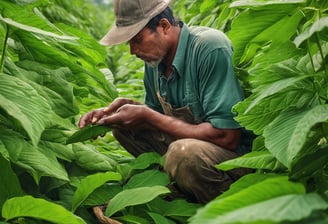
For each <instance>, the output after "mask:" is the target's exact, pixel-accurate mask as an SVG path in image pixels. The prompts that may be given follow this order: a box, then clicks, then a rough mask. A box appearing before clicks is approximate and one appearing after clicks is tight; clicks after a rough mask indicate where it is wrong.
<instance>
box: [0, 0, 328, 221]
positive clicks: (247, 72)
mask: <svg viewBox="0 0 328 224" xmlns="http://www.w3.org/2000/svg"><path fill="white" fill-rule="evenodd" d="M110 6H111V5H107V6H106V5H102V6H101V8H96V7H95V6H94V5H92V4H91V3H90V2H88V1H84V0H74V1H68V0H51V1H47V0H32V1H10V0H3V1H1V3H0V9H1V10H0V12H1V13H0V42H1V44H0V49H1V52H2V54H1V60H0V76H1V83H0V127H1V129H0V165H1V168H2V169H1V170H0V174H1V175H0V180H1V183H2V184H1V187H0V209H1V211H2V213H1V217H0V221H3V222H2V223H9V222H10V223H45V222H52V223H99V221H98V220H97V219H96V218H95V217H94V215H93V214H92V212H91V209H90V208H91V207H93V206H97V205H103V204H106V205H107V207H106V210H105V214H106V215H107V216H115V217H114V218H115V219H117V220H120V221H122V222H123V223H147V224H148V223H189V222H190V223H266V224H267V223H286V224H292V223H301V224H303V223H304V224H305V223H326V222H327V221H328V220H327V208H328V204H327V191H328V189H327V186H328V181H327V178H326V177H327V172H328V170H327V161H328V156H327V155H328V154H327V149H328V146H327V137H328V117H327V114H328V113H327V112H328V108H327V102H328V89H327V88H328V83H327V82H328V78H327V77H328V70H327V58H328V56H327V55H328V42H327V41H328V36H327V33H328V32H327V29H328V25H327V24H328V23H327V18H328V16H327V12H328V10H327V9H328V3H327V1H323V0H317V1H312V0H292V1H287V0H286V1H278V0H270V1H262V0H247V1H244V0H241V1H239V0H238V1H229V0H221V1H217V0H206V1H191V0H182V1H174V2H173V5H172V6H173V7H172V8H173V11H174V12H175V14H176V15H178V17H179V18H181V19H182V20H183V21H184V22H186V23H187V24H188V25H204V26H210V27H214V28H217V29H220V30H222V31H224V32H226V33H227V34H228V36H229V37H230V39H231V40H232V43H233V45H234V49H235V54H234V58H233V59H234V63H235V66H236V72H237V76H238V78H239V79H240V81H241V84H242V87H243V88H244V90H245V93H246V96H247V98H246V99H245V100H244V101H243V102H240V103H238V104H237V105H235V107H234V108H233V110H234V111H235V112H236V113H237V114H238V115H237V116H236V120H237V121H239V122H240V124H241V125H242V126H244V127H245V128H247V129H249V130H251V131H253V132H254V133H255V134H257V135H258V137H257V138H256V139H255V141H254V142H253V150H252V152H250V153H248V154H246V155H244V156H242V157H240V158H237V159H234V160H230V161H227V162H224V163H222V164H218V165H217V168H218V169H223V170H229V169H233V168H238V167H247V168H252V169H255V173H253V174H249V175H247V176H244V177H242V178H241V179H239V180H238V181H236V182H235V183H234V184H233V185H232V186H231V188H230V189H229V190H228V191H226V192H224V193H223V194H222V195H220V196H218V197H217V198H216V199H214V200H212V201H211V202H209V203H208V204H207V205H205V206H202V205H200V204H193V203H189V202H187V201H185V200H181V199H180V200H173V201H167V200H164V199H165V197H166V195H167V194H168V193H170V191H169V189H168V188H166V186H167V185H168V183H169V181H170V180H169V178H168V176H167V174H166V173H165V172H164V171H162V168H161V166H162V164H163V158H162V157H161V156H160V155H158V154H157V153H147V154H143V155H141V156H139V157H138V158H136V159H134V158H132V157H131V156H130V155H129V154H128V153H127V152H125V151H124V150H122V148H121V147H120V146H118V144H117V142H115V140H114V138H113V136H112V135H111V134H110V133H108V134H107V135H106V136H105V137H104V138H102V139H95V140H92V139H91V138H93V137H95V136H96V135H98V134H102V133H103V132H102V131H103V130H101V133H100V132H99V133H98V131H99V130H96V132H97V133H95V132H93V131H90V132H88V134H87V135H85V133H83V131H82V136H81V135H79V134H81V132H79V131H78V132H77V127H76V122H77V119H78V117H79V115H80V114H82V113H85V112H87V111H89V110H91V109H94V108H98V107H103V106H106V105H108V103H109V102H111V101H112V100H113V99H114V98H115V97H117V96H118V95H120V96H123V97H128V98H132V99H135V100H139V101H143V98H144V91H143V82H142V79H143V62H142V61H141V60H139V59H136V58H135V57H134V56H130V55H129V46H128V45H127V44H122V45H119V46H115V47H112V48H110V49H109V48H104V47H103V46H100V45H99V43H98V40H99V39H100V38H101V37H102V36H103V35H104V34H105V33H106V32H107V31H108V27H109V26H111V25H112V24H113V23H114V19H113V18H114V17H113V12H112V8H111V7H110ZM108 68H109V69H108ZM105 131H108V130H105ZM74 133H77V134H76V135H77V137H76V135H75V137H76V138H75V137H74V138H75V139H73V140H74V141H73V140H72V139H71V138H72V137H71V136H72V135H73V134H74ZM73 136H74V135H73ZM70 137H71V138H70ZM85 139H90V141H87V142H84V143H81V142H79V141H83V140H85ZM67 141H68V143H71V144H66V143H67ZM73 142H74V143H73Z"/></svg>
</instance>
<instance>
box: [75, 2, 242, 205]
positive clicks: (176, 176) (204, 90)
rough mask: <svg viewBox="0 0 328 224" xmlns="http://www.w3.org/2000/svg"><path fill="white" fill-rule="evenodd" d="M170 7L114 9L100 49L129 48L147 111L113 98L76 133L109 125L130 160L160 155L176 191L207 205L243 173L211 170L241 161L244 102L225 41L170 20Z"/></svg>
mask: <svg viewBox="0 0 328 224" xmlns="http://www.w3.org/2000/svg"><path fill="white" fill-rule="evenodd" d="M170 1H171V0H152V1H149V0H139V1H131V0H115V1H114V7H115V8H114V9H115V15H116V25H115V26H114V27H113V28H112V29H111V30H110V31H109V32H108V33H107V34H106V35H105V37H103V39H102V40H101V43H102V44H104V45H107V46H112V45H116V44H119V43H123V42H127V43H128V44H129V45H130V53H131V54H134V55H136V56H137V57H138V58H140V59H142V60H144V61H145V77H144V84H145V90H146V97H145V105H142V104H140V103H138V102H134V101H132V100H129V99H123V98H118V99H116V100H114V101H113V102H112V103H111V104H110V105H109V106H108V107H106V108H101V109H97V110H94V111H91V112H89V113H87V114H85V115H84V116H82V117H81V119H80V121H79V127H80V128H82V127H84V126H86V125H88V124H99V125H109V126H111V127H113V135H114V136H115V138H116V139H117V140H118V141H119V142H120V143H121V144H122V146H123V147H124V148H125V149H126V150H127V151H128V152H130V153H131V154H132V155H134V156H138V155H140V154H142V153H144V152H151V151H156V152H158V153H160V154H161V155H165V159H166V162H165V165H164V170H165V171H166V172H167V173H168V174H169V176H170V177H171V178H172V179H173V180H175V182H176V185H177V187H178V188H179V189H180V190H181V191H182V192H183V193H185V194H186V195H187V197H188V198H189V199H191V200H192V199H194V200H195V201H197V202H200V203H207V202H208V201H210V200H212V199H213V198H214V197H216V196H217V195H219V194H220V193H222V192H223V191H225V190H227V189H228V188H229V186H230V184H231V183H232V182H233V181H235V180H236V179H238V178H239V177H240V176H242V175H244V174H245V173H246V171H245V170H243V169H236V170H233V171H229V172H223V171H220V170H218V169H216V168H215V165H216V164H219V163H221V162H223V161H226V160H228V159H233V158H236V157H238V156H239V155H240V152H239V151H238V150H239V149H241V148H242V145H241V144H240V142H241V134H242V129H241V127H240V126H239V124H238V123H237V122H236V121H235V120H234V119H233V116H234V114H232V112H231V108H232V106H233V105H235V104H236V103H237V102H239V101H241V100H242V99H243V95H242V90H241V88H240V86H239V84H238V80H237V79H236V77H235V75H234V71H233V65H232V58H231V57H232V47H231V44H230V41H229V40H228V39H227V37H226V36H225V35H224V34H223V33H222V32H220V31H217V30H214V29H210V28H205V27H194V28H189V27H187V25H186V24H184V23H182V22H180V21H177V20H175V18H174V17H173V15H172V11H171V9H170V8H169V4H170Z"/></svg>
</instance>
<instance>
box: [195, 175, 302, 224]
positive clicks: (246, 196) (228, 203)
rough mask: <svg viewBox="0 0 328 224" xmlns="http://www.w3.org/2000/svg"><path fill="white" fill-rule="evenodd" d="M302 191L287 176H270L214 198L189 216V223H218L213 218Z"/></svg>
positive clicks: (299, 186) (300, 186)
mask: <svg viewBox="0 0 328 224" xmlns="http://www.w3.org/2000/svg"><path fill="white" fill-rule="evenodd" d="M304 193H305V189H304V186H303V185H302V184H299V183H293V182H290V181H288V179H287V177H272V178H269V179H265V180H263V181H261V182H258V183H255V184H253V185H251V186H249V187H247V188H244V189H242V190H240V191H238V192H236V193H235V194H231V195H228V196H226V197H223V198H220V197H219V198H218V199H214V200H213V201H211V202H209V203H208V204H206V205H205V207H203V208H201V209H199V210H198V211H197V213H196V215H195V216H193V217H192V218H191V221H192V222H191V223H194V224H196V223H220V222H215V221H214V220H216V219H218V218H219V217H221V216H224V215H226V214H229V213H230V212H234V211H236V210H239V209H243V208H247V207H248V206H252V205H255V204H257V203H261V202H265V201H268V200H272V199H273V198H276V197H280V196H284V195H289V194H304ZM241 217H242V216H241Z"/></svg>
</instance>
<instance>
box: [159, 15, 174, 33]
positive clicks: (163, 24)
mask: <svg viewBox="0 0 328 224" xmlns="http://www.w3.org/2000/svg"><path fill="white" fill-rule="evenodd" d="M158 27H160V28H162V29H163V32H164V34H166V33H167V32H168V31H169V30H170V28H171V24H170V22H169V21H168V20H167V19H165V18H162V19H161V20H160V21H159V23H158Z"/></svg>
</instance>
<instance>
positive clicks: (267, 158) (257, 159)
mask: <svg viewBox="0 0 328 224" xmlns="http://www.w3.org/2000/svg"><path fill="white" fill-rule="evenodd" d="M216 167H217V168H219V169H221V170H231V169H234V168H238V167H245V168H251V169H261V170H263V169H264V170H270V171H283V170H285V169H286V167H285V166H283V165H282V164H281V163H280V162H279V161H277V159H276V158H275V157H274V156H273V155H272V154H271V153H270V152H269V151H257V152H256V151H255V152H250V153H247V154H245V155H243V156H242V157H238V158H236V159H232V160H228V161H225V162H223V163H220V164H219V165H217V166H216Z"/></svg>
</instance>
